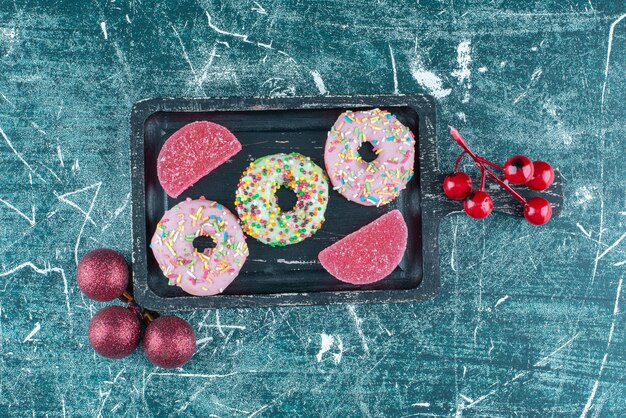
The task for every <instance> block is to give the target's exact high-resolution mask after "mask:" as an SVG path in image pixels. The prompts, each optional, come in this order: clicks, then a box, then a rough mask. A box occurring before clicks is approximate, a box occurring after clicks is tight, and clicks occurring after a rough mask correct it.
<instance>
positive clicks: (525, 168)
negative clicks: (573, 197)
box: [443, 127, 554, 225]
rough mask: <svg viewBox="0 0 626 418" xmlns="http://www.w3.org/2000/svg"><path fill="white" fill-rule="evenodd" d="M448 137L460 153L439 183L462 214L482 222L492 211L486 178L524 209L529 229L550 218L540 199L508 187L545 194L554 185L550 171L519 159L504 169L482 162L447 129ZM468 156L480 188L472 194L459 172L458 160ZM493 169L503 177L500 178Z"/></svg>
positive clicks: (468, 181)
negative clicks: (522, 186)
mask: <svg viewBox="0 0 626 418" xmlns="http://www.w3.org/2000/svg"><path fill="white" fill-rule="evenodd" d="M450 135H452V137H453V138H454V140H455V141H456V142H457V144H459V145H460V146H461V148H463V152H461V154H460V155H459V156H458V158H457V159H456V163H455V164H454V173H452V174H448V175H447V176H446V178H445V179H444V181H443V191H444V193H445V194H446V196H448V197H449V198H450V199H455V200H463V199H464V202H463V208H464V209H465V213H467V214H468V215H469V216H471V217H472V218H475V219H483V218H485V217H487V216H489V214H490V213H491V211H492V210H493V200H492V199H491V196H490V195H489V193H487V192H486V191H485V181H486V178H487V177H489V178H490V179H492V180H493V181H494V182H496V183H497V184H498V185H499V186H500V187H502V188H503V189H504V190H506V191H507V192H509V193H510V194H511V195H512V196H513V197H514V198H515V199H516V200H517V201H518V202H520V203H521V204H522V206H523V207H524V217H525V218H526V220H527V221H528V222H529V223H531V224H533V225H543V224H545V223H546V222H548V221H549V220H550V218H551V217H552V206H550V202H548V201H547V200H546V199H545V198H543V197H541V196H535V197H531V198H530V199H526V198H525V197H524V196H522V195H521V194H520V193H519V192H517V191H516V190H515V189H514V188H513V187H511V186H510V184H525V185H526V187H528V188H529V189H532V190H537V191H541V190H545V189H547V188H548V187H550V185H551V184H552V182H553V181H554V170H553V169H552V166H551V165H550V164H548V163H546V162H545V161H535V162H533V161H531V160H530V159H529V158H528V157H525V156H523V155H515V156H513V157H511V158H509V159H508V160H507V161H506V163H504V166H499V165H497V164H494V163H493V162H491V161H489V160H487V159H486V158H484V157H482V156H480V155H478V154H476V153H474V152H473V151H472V150H471V149H470V148H469V147H468V146H467V143H466V142H465V139H464V138H463V137H462V136H461V134H460V133H459V131H458V130H457V129H456V128H453V127H450ZM465 155H469V156H470V157H471V158H472V160H474V164H475V165H476V167H478V169H479V170H480V186H479V188H478V190H474V186H473V183H472V179H471V178H470V176H469V175H467V173H464V172H462V171H459V163H460V162H461V159H462V158H463V157H464V156H465ZM493 169H496V170H499V171H501V172H502V173H503V174H504V179H502V178H500V177H499V176H498V175H497V174H496V173H495V172H494V171H493Z"/></svg>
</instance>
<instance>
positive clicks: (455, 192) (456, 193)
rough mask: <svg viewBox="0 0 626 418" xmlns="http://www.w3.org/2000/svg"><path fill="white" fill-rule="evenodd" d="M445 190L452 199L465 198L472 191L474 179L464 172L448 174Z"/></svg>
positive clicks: (444, 185)
mask: <svg viewBox="0 0 626 418" xmlns="http://www.w3.org/2000/svg"><path fill="white" fill-rule="evenodd" d="M443 192H444V193H445V194H446V196H448V197H449V198H450V199H454V200H463V199H465V198H466V197H467V196H468V195H469V194H470V193H471V192H472V179H471V177H470V176H468V175H467V174H465V173H463V172H458V173H452V174H448V175H447V176H446V178H445V179H444V180H443Z"/></svg>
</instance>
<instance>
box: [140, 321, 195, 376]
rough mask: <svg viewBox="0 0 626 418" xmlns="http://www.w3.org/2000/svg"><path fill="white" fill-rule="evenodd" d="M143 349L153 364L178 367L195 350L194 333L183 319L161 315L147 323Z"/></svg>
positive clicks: (171, 367)
mask: <svg viewBox="0 0 626 418" xmlns="http://www.w3.org/2000/svg"><path fill="white" fill-rule="evenodd" d="M143 351H144V353H145V354H146V357H148V360H150V361H151V362H152V363H153V364H154V365H155V366H159V367H163V368H165V369H173V368H176V367H180V366H182V365H183V364H185V363H187V362H188V361H189V360H190V359H191V357H192V356H193V353H194V352H195V351H196V335H195V334H194V332H193V328H192V327H191V325H189V323H188V322H187V321H185V320H184V319H182V318H178V317H176V316H161V317H159V318H157V319H155V320H154V321H152V322H151V323H150V325H148V328H147V329H146V332H145V334H144V337H143Z"/></svg>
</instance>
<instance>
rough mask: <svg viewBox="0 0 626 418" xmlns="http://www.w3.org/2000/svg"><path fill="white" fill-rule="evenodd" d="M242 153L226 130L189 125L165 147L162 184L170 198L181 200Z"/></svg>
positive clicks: (159, 172)
mask: <svg viewBox="0 0 626 418" xmlns="http://www.w3.org/2000/svg"><path fill="white" fill-rule="evenodd" d="M239 151H241V143H240V142H239V141H238V140H237V138H235V135H233V134H232V133H231V132H230V131H229V130H228V129H226V128H225V127H223V126H221V125H218V124H216V123H212V122H206V121H200V122H193V123H190V124H188V125H185V126H183V127H182V128H180V129H179V130H178V131H176V132H174V134H173V135H172V136H171V137H169V138H168V139H167V141H165V144H163V148H161V151H160V152H159V158H158V160H157V175H158V177H159V182H160V183H161V186H162V187H163V189H164V190H165V192H166V193H167V194H168V195H169V196H170V197H178V196H179V195H180V194H181V193H182V192H184V191H185V190H186V189H188V188H189V187H191V186H192V185H193V184H194V183H195V182H197V181H198V180H200V179H201V178H202V177H204V176H206V175H207V174H209V173H210V172H211V171H213V170H215V169H216V168H217V167H219V166H220V165H222V164H223V163H225V162H226V161H227V160H228V159H229V158H231V157H232V156H233V155H235V154H237V153H238V152H239Z"/></svg>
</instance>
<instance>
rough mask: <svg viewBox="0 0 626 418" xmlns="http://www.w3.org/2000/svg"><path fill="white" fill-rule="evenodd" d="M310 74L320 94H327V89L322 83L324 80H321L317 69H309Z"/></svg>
mask: <svg viewBox="0 0 626 418" xmlns="http://www.w3.org/2000/svg"><path fill="white" fill-rule="evenodd" d="M311 76H312V77H313V81H314V82H315V86H316V87H317V89H318V90H319V92H320V94H323V95H325V94H328V90H327V89H326V85H325V84H324V80H322V76H321V74H320V73H319V71H317V70H311Z"/></svg>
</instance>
